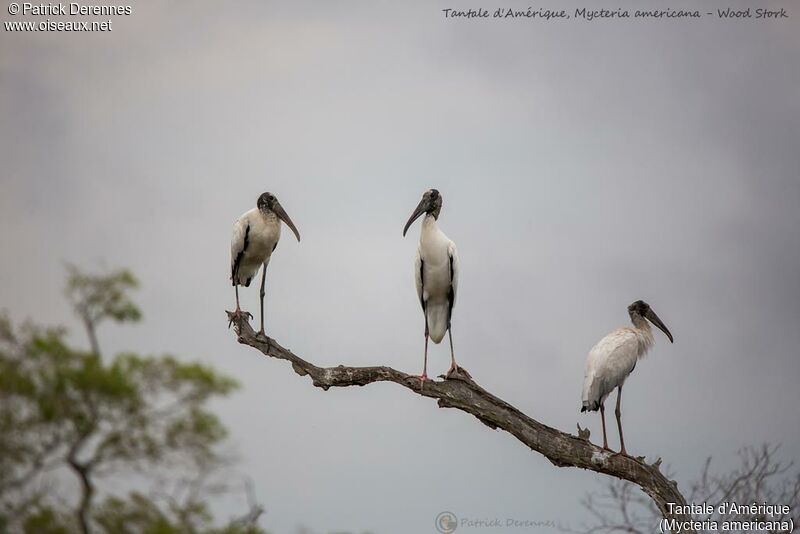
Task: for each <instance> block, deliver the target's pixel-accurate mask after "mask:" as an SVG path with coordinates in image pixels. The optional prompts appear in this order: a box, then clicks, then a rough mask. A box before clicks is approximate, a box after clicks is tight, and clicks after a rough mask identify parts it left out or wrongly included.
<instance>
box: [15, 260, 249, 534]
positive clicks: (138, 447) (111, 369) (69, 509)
mask: <svg viewBox="0 0 800 534" xmlns="http://www.w3.org/2000/svg"><path fill="white" fill-rule="evenodd" d="M137 285H138V284H137V282H136V279H135V278H134V277H133V275H132V274H130V273H129V272H128V271H124V270H122V271H115V272H113V273H110V274H104V275H89V274H85V273H83V272H81V271H79V270H78V269H77V268H75V267H74V266H70V267H69V273H68V279H67V296H68V298H69V300H70V302H71V303H72V305H73V308H74V309H75V311H76V313H77V314H78V316H79V317H80V318H81V320H82V322H83V324H84V326H85V327H86V331H87V335H88V336H89V339H90V344H91V346H92V350H91V351H85V350H81V349H78V348H75V347H73V346H70V344H69V343H68V342H67V338H66V331H65V330H64V329H63V328H59V327H56V328H53V327H43V326H40V325H36V324H34V323H33V322H30V321H29V322H26V323H24V324H22V325H19V326H15V325H14V324H13V323H12V321H11V320H10V318H9V317H8V315H7V314H5V313H3V314H0V533H5V532H25V533H31V534H33V533H35V534H47V533H53V534H56V533H72V532H84V533H88V532H98V533H104V534H105V533H107V534H112V533H113V534H117V533H122V534H124V533H131V534H133V533H137V534H140V533H141V534H172V533H178V532H180V533H184V532H187V533H198V534H199V533H203V534H223V533H224V534H259V533H262V532H263V531H262V530H261V529H260V528H259V527H258V526H256V525H255V523H256V521H257V517H258V515H259V514H258V513H256V514H254V515H255V519H253V520H251V521H241V520H240V521H231V522H230V524H228V525H227V526H224V527H215V526H214V521H213V517H212V515H211V513H210V511H209V508H208V502H207V501H208V497H210V495H211V494H216V493H220V492H225V491H227V489H228V487H227V486H226V485H225V484H219V483H217V484H216V485H210V484H209V482H208V481H209V479H211V478H213V474H214V473H219V472H220V471H223V472H224V470H225V469H226V466H227V459H226V458H225V457H224V456H222V455H221V454H220V453H219V452H218V449H219V446H220V444H221V443H222V442H223V441H224V439H225V437H226V434H227V432H226V429H225V426H224V425H223V424H222V422H221V421H220V420H219V419H218V418H217V416H216V415H215V414H214V413H212V412H211V411H210V410H209V408H208V403H209V401H210V400H211V399H214V398H219V397H223V396H226V395H228V394H230V393H231V392H233V391H234V390H235V389H236V388H237V387H238V385H237V383H236V382H235V381H234V380H233V379H231V378H229V377H227V376H224V375H221V374H219V373H218V372H216V371H215V370H214V369H212V368H211V367H209V366H207V365H203V364H200V363H185V362H182V361H180V360H178V359H176V358H174V357H172V356H141V355H136V354H132V353H125V354H119V355H116V356H114V357H113V358H104V357H103V356H102V355H101V353H100V349H99V346H98V344H97V338H96V328H97V326H98V324H100V323H101V322H103V321H104V320H106V319H111V320H113V321H116V322H132V321H137V320H139V319H140V318H141V312H140V311H139V309H138V307H137V306H136V305H135V304H134V302H133V301H132V300H131V298H130V296H129V292H130V290H132V289H134V288H136V287H137ZM131 476H133V477H136V476H138V477H140V479H141V481H142V484H146V483H147V482H150V483H151V484H152V483H153V481H158V487H159V488H161V489H162V490H163V491H160V492H155V493H153V492H151V493H152V494H145V493H142V492H139V491H135V490H134V488H127V491H128V493H127V495H123V496H119V495H114V494H112V492H111V491H109V490H106V489H104V486H113V487H114V488H115V489H116V488H119V487H120V485H122V486H124V485H125V484H126V483H127V481H128V480H129V479H130V477H131ZM226 478H229V477H226ZM76 481H77V484H76ZM111 483H113V484H111ZM164 488H174V489H175V491H174V492H173V494H169V493H168V492H167V491H166V490H165V489H164ZM179 495H180V496H179ZM101 499H102V500H101ZM98 501H99V504H98ZM259 510H260V509H259ZM250 515H251V516H252V515H253V514H252V513H251V514H250Z"/></svg>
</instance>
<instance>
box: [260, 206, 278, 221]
mask: <svg viewBox="0 0 800 534" xmlns="http://www.w3.org/2000/svg"><path fill="white" fill-rule="evenodd" d="M258 213H260V214H261V217H263V218H264V220H265V221H267V222H271V221H276V220H278V216H277V215H276V214H275V212H274V211H272V210H271V209H269V208H266V207H264V208H259V209H258Z"/></svg>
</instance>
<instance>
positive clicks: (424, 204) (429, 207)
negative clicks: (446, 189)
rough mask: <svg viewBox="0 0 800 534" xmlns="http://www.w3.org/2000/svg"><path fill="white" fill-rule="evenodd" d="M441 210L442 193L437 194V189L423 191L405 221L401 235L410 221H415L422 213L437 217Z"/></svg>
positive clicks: (409, 224) (406, 230) (406, 229)
mask: <svg viewBox="0 0 800 534" xmlns="http://www.w3.org/2000/svg"><path fill="white" fill-rule="evenodd" d="M441 211H442V195H441V194H439V191H438V190H437V189H428V190H427V191H425V193H423V195H422V200H420V201H419V204H417V207H416V209H415V210H414V213H412V214H411V217H409V218H408V222H406V226H405V228H403V236H404V237H405V235H406V232H408V227H409V226H411V223H413V222H414V221H416V220H417V219H418V218H419V216H420V215H422V214H423V213H427V214H430V215H432V216H433V218H434V219H438V218H439V212H441Z"/></svg>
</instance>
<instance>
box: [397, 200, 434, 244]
mask: <svg viewBox="0 0 800 534" xmlns="http://www.w3.org/2000/svg"><path fill="white" fill-rule="evenodd" d="M429 209H430V200H429V199H428V198H427V197H425V196H424V197H422V200H420V201H419V204H417V207H416V208H415V209H414V213H412V214H411V217H409V218H408V222H406V225H405V227H404V228H403V237H405V236H406V232H408V228H409V227H410V226H411V224H412V223H413V222H414V221H416V220H417V219H419V217H420V215H422V214H423V213H426V212H427V211H428V210H429Z"/></svg>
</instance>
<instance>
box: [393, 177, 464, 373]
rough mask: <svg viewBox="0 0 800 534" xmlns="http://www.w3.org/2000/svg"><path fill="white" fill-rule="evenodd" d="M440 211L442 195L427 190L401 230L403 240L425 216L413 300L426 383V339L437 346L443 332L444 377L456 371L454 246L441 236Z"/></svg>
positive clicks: (415, 272)
mask: <svg viewBox="0 0 800 534" xmlns="http://www.w3.org/2000/svg"><path fill="white" fill-rule="evenodd" d="M441 209H442V195H440V194H439V191H437V190H436V189H430V190H428V191H426V192H425V193H424V194H423V195H422V200H420V202H419V204H418V205H417V207H416V209H415V210H414V213H412V214H411V217H409V219H408V222H406V225H405V228H403V237H405V235H406V232H407V231H408V228H409V226H411V223H413V222H414V221H415V220H417V218H419V217H420V216H421V215H422V214H423V213H424V214H425V218H424V219H423V220H422V230H421V232H420V236H419V247H417V257H416V260H415V263H414V275H415V278H416V285H417V296H418V297H419V303H420V305H421V306H422V313H423V314H424V315H425V359H424V363H423V367H422V374H421V375H420V380H421V381H422V382H424V381H425V380H427V379H428V337H430V338H431V339H432V340H433V342H434V343H437V344H438V343H440V342H441V341H442V339H444V334H445V332H448V333H449V338H450V359H451V364H450V370H449V371H448V375H449V374H450V373H453V372H457V371H459V370H460V369H459V367H458V365H457V364H456V357H455V353H454V351H453V332H452V329H451V328H450V320H451V318H452V315H453V306H455V303H456V294H457V293H458V252H457V251H456V244H455V243H453V242H452V241H451V240H450V239H448V237H447V236H446V235H444V232H442V231H441V230H440V229H439V225H438V224H437V220H438V218H439V212H440V211H441Z"/></svg>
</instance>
